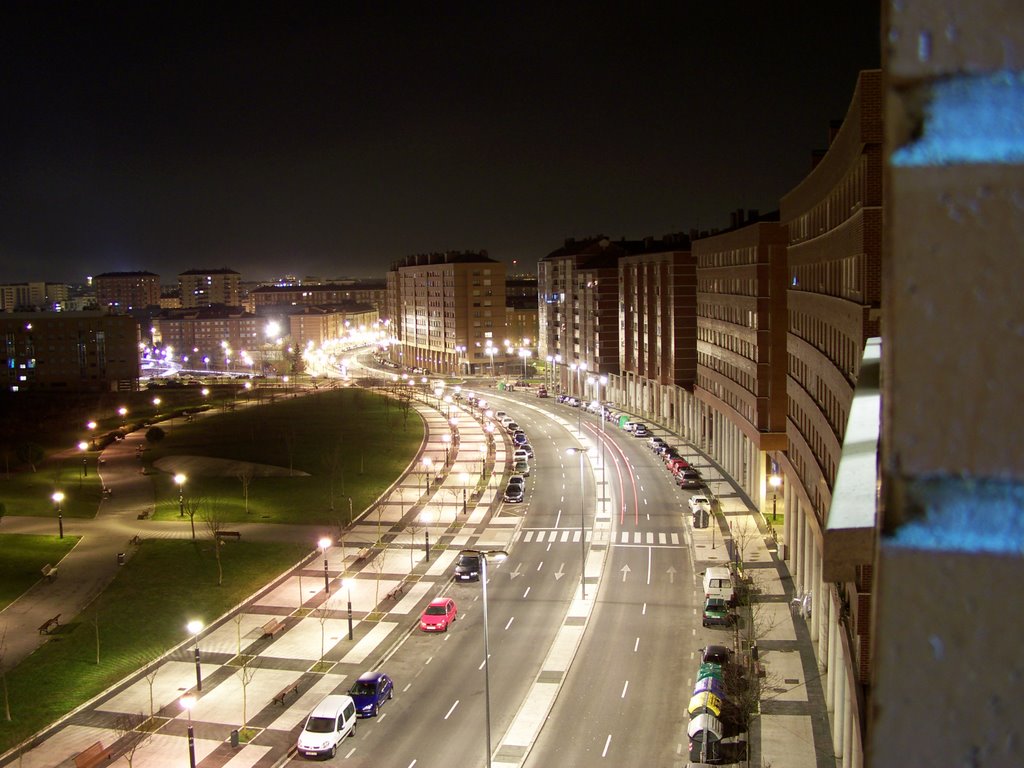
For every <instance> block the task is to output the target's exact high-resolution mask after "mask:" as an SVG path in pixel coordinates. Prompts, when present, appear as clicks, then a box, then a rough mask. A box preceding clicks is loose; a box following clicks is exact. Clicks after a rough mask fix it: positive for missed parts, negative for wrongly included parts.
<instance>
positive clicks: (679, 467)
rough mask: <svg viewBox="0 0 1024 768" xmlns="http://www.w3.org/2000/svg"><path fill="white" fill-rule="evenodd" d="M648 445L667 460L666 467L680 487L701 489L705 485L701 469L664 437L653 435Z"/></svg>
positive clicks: (663, 459)
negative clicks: (685, 457)
mask: <svg viewBox="0 0 1024 768" xmlns="http://www.w3.org/2000/svg"><path fill="white" fill-rule="evenodd" d="M648 447H650V449H651V450H652V451H654V453H655V454H656V455H658V456H660V457H661V459H662V461H664V462H665V469H667V470H668V471H669V473H670V474H671V475H672V478H673V480H675V482H676V483H677V484H678V485H679V487H680V488H685V489H688V490H699V489H701V488H703V487H704V478H703V476H702V475H701V473H700V471H699V470H698V469H697V468H696V467H694V466H693V465H691V464H690V462H689V461H687V460H686V459H684V458H683V457H682V455H681V454H680V453H679V451H678V450H676V449H675V448H673V447H672V446H671V445H669V444H668V443H666V442H665V441H664V440H663V439H662V438H660V437H652V438H651V439H650V441H649V442H648Z"/></svg>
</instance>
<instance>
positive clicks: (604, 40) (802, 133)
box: [0, 0, 879, 284]
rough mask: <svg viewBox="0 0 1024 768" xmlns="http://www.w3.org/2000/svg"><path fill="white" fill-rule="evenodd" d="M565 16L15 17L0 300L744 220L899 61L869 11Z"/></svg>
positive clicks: (160, 10)
mask: <svg viewBox="0 0 1024 768" xmlns="http://www.w3.org/2000/svg"><path fill="white" fill-rule="evenodd" d="M550 5H553V6H555V7H549V4H548V3H544V4H533V3H521V2H519V3H493V2H477V3H429V2H417V3H405V2H396V3H387V2H382V3H365V4H364V3H354V2H345V1H339V2H334V3H301V2H300V3H283V2H281V3H255V2H252V3H245V4H240V3H217V2H212V3H211V2H206V3H188V2H173V3H171V2H161V3H157V2H132V3H129V4H120V3H110V2H102V3H101V2H78V3H67V4H65V3H59V4H58V3H54V2H46V1H45V0H33V1H32V2H28V3H22V2H7V3H4V4H3V6H2V7H0V83H2V85H0V88H2V90H0V97H2V102H0V103H2V110H3V114H4V117H3V119H2V120H0V282H10V281H24V280H41V279H42V280H51V281H62V282H78V281H80V280H82V279H83V278H84V276H85V275H87V274H96V273H99V272H105V271H120V270H150V271H152V272H156V273H158V274H160V275H161V278H162V282H164V283H165V284H166V283H172V282H174V281H175V279H176V275H177V273H178V272H180V271H182V270H185V269H190V268H213V267H220V266H228V267H231V268H233V269H235V270H237V271H239V272H241V273H242V277H243V279H246V280H250V279H261V278H269V277H273V276H276V275H279V274H284V273H286V272H290V273H295V274H299V275H322V276H332V277H333V276H341V275H356V276H367V277H371V276H372V277H381V276H383V274H384V272H385V271H386V269H387V267H388V265H389V264H390V263H391V262H392V261H393V260H394V259H396V258H399V257H401V256H404V255H407V254H410V253H422V252H428V251H440V250H449V249H451V250H478V249H486V250H487V251H489V252H490V254H491V255H492V256H493V257H495V258H499V259H502V260H504V261H506V262H509V263H511V262H512V260H513V259H518V260H519V262H520V264H521V265H523V266H524V267H526V268H527V269H528V270H530V271H532V270H533V269H535V265H536V262H537V260H538V259H540V258H542V257H543V256H545V255H546V254H547V253H549V252H551V251H552V250H554V249H555V248H557V247H559V246H560V245H561V244H562V241H563V240H564V239H565V238H566V237H573V236H577V237H582V236H586V235H591V234H597V233H604V234H607V235H610V236H612V237H615V238H618V237H622V236H626V237H629V238H640V237H644V236H647V235H653V236H661V235H663V234H665V233H669V232H677V231H683V230H688V229H690V228H691V227H701V228H710V227H724V226H727V225H728V221H729V211H730V210H732V209H734V208H741V207H742V208H759V209H761V210H762V211H767V210H773V209H774V208H776V207H777V206H778V200H779V197H780V196H781V195H783V194H784V193H785V192H786V191H788V190H789V189H790V188H792V187H793V186H794V185H795V184H796V183H798V182H799V181H800V180H801V179H802V178H803V177H804V176H805V175H806V173H807V171H808V169H809V167H810V166H809V162H810V153H811V151H812V150H813V149H818V148H822V147H823V146H824V144H825V139H826V136H827V128H828V121H829V120H831V119H841V118H842V117H843V115H844V114H845V111H846V108H847V106H848V104H849V100H850V97H851V95H852V92H853V86H854V83H855V78H856V75H857V72H858V71H859V70H861V69H870V68H875V67H877V66H879V40H878V37H879V8H878V6H877V4H875V3H872V2H867V1H865V0H843V1H842V2H828V3H822V2H820V0H806V1H805V2H776V3H760V4H755V3H750V2H739V1H737V2H728V1H726V0H713V1H711V2H708V1H706V0H705V1H704V2H686V1H685V0H676V2H672V3H668V2H663V3H646V4H636V6H635V7H633V8H631V9H630V10H629V11H628V12H627V11H626V10H625V5H626V4H625V3H619V4H615V5H617V6H618V9H617V10H609V9H610V8H612V7H613V6H612V5H611V4H608V5H605V4H595V3H589V4H575V3H574V4H569V3H555V4H550Z"/></svg>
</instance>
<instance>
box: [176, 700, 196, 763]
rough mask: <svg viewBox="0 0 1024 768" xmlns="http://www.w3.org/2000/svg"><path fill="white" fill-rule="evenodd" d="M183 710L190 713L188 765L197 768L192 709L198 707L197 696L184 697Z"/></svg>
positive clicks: (181, 701) (182, 701)
mask: <svg viewBox="0 0 1024 768" xmlns="http://www.w3.org/2000/svg"><path fill="white" fill-rule="evenodd" d="M180 703H181V708H182V709H184V710H185V712H187V713H188V765H189V768H196V734H195V731H193V730H192V707H194V706H195V705H196V697H195V696H182V697H181V700H180Z"/></svg>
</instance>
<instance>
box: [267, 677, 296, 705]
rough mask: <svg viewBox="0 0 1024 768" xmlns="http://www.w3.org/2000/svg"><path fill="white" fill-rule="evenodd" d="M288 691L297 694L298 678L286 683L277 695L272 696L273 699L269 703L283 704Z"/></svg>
mask: <svg viewBox="0 0 1024 768" xmlns="http://www.w3.org/2000/svg"><path fill="white" fill-rule="evenodd" d="M289 693H294V694H295V695H296V696H298V695H299V681H298V680H296V681H295V682H294V683H291V684H290V685H286V686H285V687H284V688H282V689H281V690H280V691H278V692H277V695H276V696H274V698H273V700H272V701H271V702H270V703H271V704H280V705H281V706H282V707H283V706H284V700H285V698H286V697H287V696H288V694H289Z"/></svg>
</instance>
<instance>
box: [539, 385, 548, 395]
mask: <svg viewBox="0 0 1024 768" xmlns="http://www.w3.org/2000/svg"><path fill="white" fill-rule="evenodd" d="M547 396H548V391H547V390H546V389H544V387H541V388H540V389H538V390H537V397H547Z"/></svg>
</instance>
